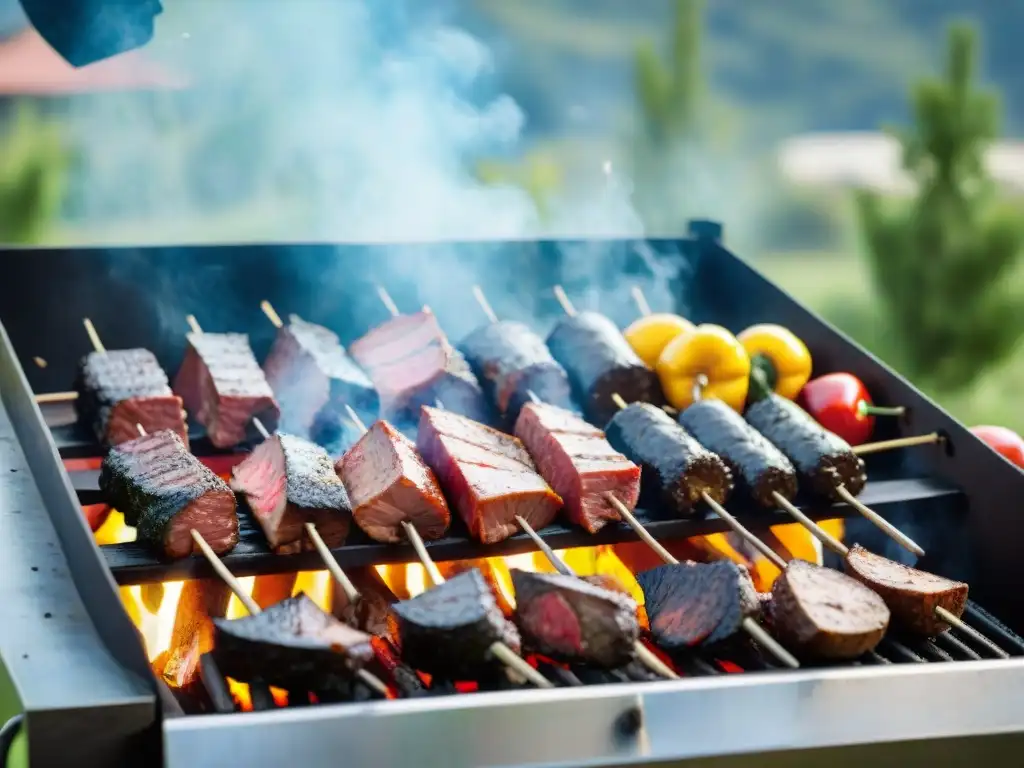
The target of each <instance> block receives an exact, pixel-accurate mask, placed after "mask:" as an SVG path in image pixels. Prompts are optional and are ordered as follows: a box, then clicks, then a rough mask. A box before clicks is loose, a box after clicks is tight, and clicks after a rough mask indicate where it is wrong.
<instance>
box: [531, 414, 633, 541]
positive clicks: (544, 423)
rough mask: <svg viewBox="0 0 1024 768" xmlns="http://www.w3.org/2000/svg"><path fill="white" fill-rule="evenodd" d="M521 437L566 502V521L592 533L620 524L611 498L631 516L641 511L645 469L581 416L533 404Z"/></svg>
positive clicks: (542, 473) (546, 476) (542, 472)
mask: <svg viewBox="0 0 1024 768" xmlns="http://www.w3.org/2000/svg"><path fill="white" fill-rule="evenodd" d="M515 433H516V437H518V438H519V439H520V440H522V441H523V445H525V446H526V449H527V451H529V453H530V456H531V457H532V458H533V460H534V461H535V462H536V464H537V468H538V470H539V471H540V474H541V476H542V477H543V478H544V479H545V480H547V481H548V483H549V484H550V485H551V487H552V488H553V489H554V491H555V493H557V494H558V495H559V496H561V497H562V501H563V502H564V504H565V507H564V509H565V513H566V516H567V517H568V518H569V520H570V521H572V522H573V523H575V524H576V525H579V526H581V527H582V528H583V529H584V530H585V531H587V533H597V532H598V531H599V530H601V529H602V528H604V526H606V525H607V524H608V523H610V522H616V521H618V520H619V519H620V515H619V512H618V508H617V507H616V506H615V505H614V504H613V503H612V502H611V501H609V499H608V494H611V495H612V496H613V497H614V498H616V499H618V500H619V502H620V503H621V504H623V505H624V506H625V507H626V509H628V510H630V511H632V510H633V509H634V508H635V507H636V504H637V501H638V500H639V498H640V467H638V466H637V465H636V464H634V463H633V462H632V461H630V460H629V459H628V458H626V457H625V456H624V455H622V454H621V453H619V452H618V451H617V450H615V449H614V448H613V447H612V446H611V445H610V444H609V442H608V441H607V440H606V439H605V436H604V433H603V432H602V431H601V430H599V429H597V428H596V427H594V426H592V425H591V424H588V423H587V422H586V421H584V420H583V419H581V418H580V417H579V416H576V415H575V414H573V413H571V412H570V411H567V410H565V409H564V408H559V407H557V406H553V405H548V404H546V403H544V404H540V403H528V404H527V405H525V406H524V407H523V408H522V410H521V411H520V412H519V420H518V421H517V422H516V426H515Z"/></svg>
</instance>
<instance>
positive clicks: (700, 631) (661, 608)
mask: <svg viewBox="0 0 1024 768" xmlns="http://www.w3.org/2000/svg"><path fill="white" fill-rule="evenodd" d="M636 580H637V582H639V584H640V588H641V589H642V590H643V591H644V608H645V610H646V611H647V621H648V623H649V624H650V628H651V635H652V636H653V637H654V640H655V642H656V643H657V644H658V645H659V646H661V647H662V648H664V649H665V650H666V651H675V650H682V649H684V648H692V647H695V646H701V645H712V644H714V643H717V642H721V641H722V640H726V639H727V638H729V637H731V636H732V635H734V634H735V633H736V632H738V631H739V629H740V627H741V626H742V624H743V621H744V619H746V618H748V617H751V616H756V615H757V614H758V613H759V612H760V610H761V604H760V601H759V600H758V599H757V591H756V590H755V589H754V583H753V582H752V581H751V580H750V575H749V574H748V573H747V572H746V571H744V570H743V569H742V568H740V567H739V566H738V565H736V564H735V563H733V562H731V561H728V560H719V561H718V562H715V563H679V564H677V565H662V566H659V567H657V568H653V569H651V570H649V571H644V572H642V573H638V574H637V576H636Z"/></svg>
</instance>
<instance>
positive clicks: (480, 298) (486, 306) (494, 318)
mask: <svg viewBox="0 0 1024 768" xmlns="http://www.w3.org/2000/svg"><path fill="white" fill-rule="evenodd" d="M473 298H474V299H476V303H477V304H479V305H480V309H482V310H483V311H484V314H485V315H487V319H488V320H490V321H491V322H492V323H496V322H498V315H497V314H495V312H494V307H492V306H491V302H489V301H488V300H487V297H486V296H485V295H484V289H483V288H481V287H480V286H479V285H474V286H473Z"/></svg>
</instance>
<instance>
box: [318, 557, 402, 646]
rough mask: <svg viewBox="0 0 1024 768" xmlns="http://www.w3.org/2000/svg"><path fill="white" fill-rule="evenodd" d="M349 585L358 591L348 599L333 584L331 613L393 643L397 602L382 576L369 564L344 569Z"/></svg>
mask: <svg viewBox="0 0 1024 768" xmlns="http://www.w3.org/2000/svg"><path fill="white" fill-rule="evenodd" d="M345 575H346V576H348V578H349V581H351V582H352V586H354V587H355V588H356V591H357V592H359V598H358V599H357V600H356V601H355V602H354V603H353V602H350V601H349V599H348V596H347V595H346V594H345V592H344V590H342V589H339V588H337V587H335V589H334V591H333V592H332V598H333V599H332V604H331V613H333V614H334V616H335V617H336V618H339V619H341V620H342V621H344V622H345V623H346V624H348V625H349V626H350V627H353V628H355V629H359V630H362V631H363V632H367V633H369V634H371V635H375V636H377V637H384V638H387V639H388V640H389V641H392V642H394V641H395V640H397V637H398V632H397V626H396V623H395V615H394V611H392V607H393V606H394V605H395V604H396V603H397V602H398V598H397V597H396V596H395V593H394V592H392V591H391V589H390V588H389V587H388V585H387V584H385V583H384V579H382V578H381V577H380V574H379V573H377V569H376V568H374V567H373V566H372V565H368V566H365V567H363V568H346V569H345Z"/></svg>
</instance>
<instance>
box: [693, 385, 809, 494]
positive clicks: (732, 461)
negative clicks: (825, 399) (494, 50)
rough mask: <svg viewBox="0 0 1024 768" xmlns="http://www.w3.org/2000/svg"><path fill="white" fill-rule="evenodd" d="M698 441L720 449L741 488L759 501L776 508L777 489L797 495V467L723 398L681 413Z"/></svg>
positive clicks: (713, 450)
mask: <svg viewBox="0 0 1024 768" xmlns="http://www.w3.org/2000/svg"><path fill="white" fill-rule="evenodd" d="M679 423H680V424H682V425H683V428H684V429H686V431H687V432H689V433H690V434H691V435H693V436H694V437H695V438H696V439H697V442H699V443H700V444H701V445H703V446H704V447H705V448H707V449H708V450H709V451H711V452H713V453H717V454H718V455H719V456H720V457H721V459H722V461H724V462H725V464H726V466H727V467H729V470H730V471H731V472H732V476H733V479H735V480H736V484H737V486H738V490H739V492H740V493H741V494H742V495H743V496H746V497H747V498H749V499H752V500H753V501H754V503H755V504H758V505H759V506H762V507H765V508H767V509H775V508H776V507H777V506H778V504H777V503H776V502H775V497H774V496H773V493H774V492H777V493H779V494H780V495H781V496H782V497H783V498H786V499H792V498H793V497H794V496H796V491H797V482H796V469H794V468H793V465H792V464H791V463H790V461H789V459H787V458H786V457H785V456H784V455H783V454H782V452H781V451H780V450H779V449H778V448H776V447H775V446H774V445H772V444H771V443H770V442H769V441H768V439H767V438H765V436H764V435H762V434H761V433H760V432H758V431H757V430H756V429H754V428H753V427H752V426H750V424H748V423H747V422H746V421H744V419H743V417H742V416H740V415H739V414H738V413H736V411H734V410H733V409H732V408H730V407H729V406H728V405H726V404H725V403H723V402H722V401H721V400H715V399H709V400H699V401H697V402H696V403H694V404H693V405H691V406H690V407H689V408H687V409H685V410H684V411H683V412H682V413H680V414H679Z"/></svg>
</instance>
